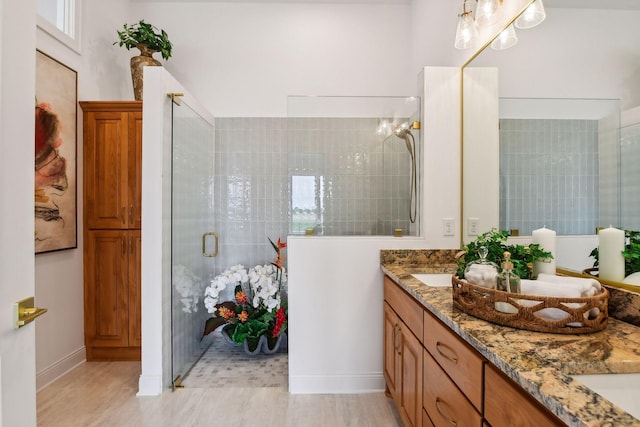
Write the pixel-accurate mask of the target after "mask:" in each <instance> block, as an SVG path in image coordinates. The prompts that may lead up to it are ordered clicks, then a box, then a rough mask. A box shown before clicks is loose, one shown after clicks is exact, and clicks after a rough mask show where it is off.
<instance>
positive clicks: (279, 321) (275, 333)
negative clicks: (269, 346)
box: [271, 307, 287, 338]
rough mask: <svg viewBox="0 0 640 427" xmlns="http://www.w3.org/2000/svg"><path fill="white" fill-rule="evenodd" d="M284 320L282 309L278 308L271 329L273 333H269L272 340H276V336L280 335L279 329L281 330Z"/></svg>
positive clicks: (285, 317) (285, 316)
mask: <svg viewBox="0 0 640 427" xmlns="http://www.w3.org/2000/svg"><path fill="white" fill-rule="evenodd" d="M286 320H287V315H286V314H285V313H284V307H280V308H279V309H278V312H277V313H276V325H275V326H274V327H273V331H272V332H271V336H272V337H273V338H277V337H278V335H280V329H282V325H283V324H284V322H285V321H286Z"/></svg>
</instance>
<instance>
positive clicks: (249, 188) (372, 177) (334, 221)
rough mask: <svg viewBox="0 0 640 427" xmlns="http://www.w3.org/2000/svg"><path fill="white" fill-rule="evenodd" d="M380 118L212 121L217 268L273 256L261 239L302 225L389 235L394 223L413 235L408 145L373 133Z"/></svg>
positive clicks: (322, 231)
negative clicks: (217, 242) (409, 196)
mask: <svg viewBox="0 0 640 427" xmlns="http://www.w3.org/2000/svg"><path fill="white" fill-rule="evenodd" d="M377 125H378V119H360V118H218V119H216V126H215V128H216V131H215V146H216V167H215V209H214V215H215V221H216V230H217V231H218V233H219V235H220V254H219V256H218V258H217V267H216V272H217V273H218V272H221V271H222V270H224V269H225V268H227V267H229V266H231V265H233V264H238V263H241V264H244V265H245V266H248V267H251V266H253V265H256V264H263V263H266V262H270V261H271V260H272V259H273V257H274V256H275V253H274V251H273V248H272V247H271V245H270V244H269V242H268V240H267V237H270V238H271V239H278V237H282V238H283V239H285V238H286V236H287V235H288V234H304V232H305V230H306V229H307V228H313V229H314V232H315V234H316V235H332V236H336V235H341V236H344V235H391V234H393V230H394V229H395V228H402V229H403V230H404V233H405V235H407V234H411V233H414V234H415V232H416V230H417V228H416V227H415V226H414V227H410V224H409V220H408V216H409V199H408V195H409V176H410V172H411V170H410V156H409V153H408V151H407V148H406V146H405V142H404V141H403V140H402V139H399V138H397V137H395V136H392V137H390V138H388V139H387V140H385V141H382V140H381V139H380V138H378V137H377V136H376V134H375V130H376V127H377ZM416 137H417V135H416ZM290 208H291V209H290ZM293 208H296V209H293ZM285 255H286V253H285Z"/></svg>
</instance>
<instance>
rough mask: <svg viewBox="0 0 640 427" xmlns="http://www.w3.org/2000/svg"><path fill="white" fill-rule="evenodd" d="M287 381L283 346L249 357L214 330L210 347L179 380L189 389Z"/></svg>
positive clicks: (283, 383) (278, 384)
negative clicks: (280, 348) (273, 351)
mask: <svg viewBox="0 0 640 427" xmlns="http://www.w3.org/2000/svg"><path fill="white" fill-rule="evenodd" d="M288 382H289V358H288V354H287V353H286V347H285V348H284V349H283V350H281V351H279V352H277V353H275V354H269V355H267V354H258V355H255V356H249V355H248V354H246V353H245V352H244V350H243V349H242V346H239V345H235V344H231V343H228V342H227V341H226V340H225V339H224V338H223V337H222V335H220V332H218V331H216V332H213V340H212V343H211V346H210V347H209V348H208V349H207V350H206V352H205V353H204V354H203V355H202V357H201V358H200V360H198V362H197V363H196V364H195V365H194V366H193V368H192V369H191V371H190V372H189V374H188V375H187V376H186V377H185V378H184V380H183V381H182V385H183V386H184V387H189V388H222V387H281V388H285V389H286V388H287V385H288Z"/></svg>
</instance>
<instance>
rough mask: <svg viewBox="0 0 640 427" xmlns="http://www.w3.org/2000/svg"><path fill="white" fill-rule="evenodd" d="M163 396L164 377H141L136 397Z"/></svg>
mask: <svg viewBox="0 0 640 427" xmlns="http://www.w3.org/2000/svg"><path fill="white" fill-rule="evenodd" d="M161 394H162V376H160V375H140V378H139V379H138V393H137V394H136V396H159V395H161Z"/></svg>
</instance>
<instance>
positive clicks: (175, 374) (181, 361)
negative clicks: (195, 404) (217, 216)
mask: <svg viewBox="0 0 640 427" xmlns="http://www.w3.org/2000/svg"><path fill="white" fill-rule="evenodd" d="M176 101H177V99H176ZM171 119H172V120H171V122H172V129H171V154H172V155H171V162H172V164H171V284H172V286H171V336H172V349H171V371H172V372H171V379H172V381H173V386H174V387H175V386H179V385H180V382H181V380H182V378H184V377H185V375H186V374H187V373H188V371H189V369H190V368H191V366H192V365H193V363H195V362H196V361H197V359H198V357H199V356H200V355H201V353H202V351H204V349H205V346H204V344H203V343H202V342H201V340H200V339H201V337H202V330H203V325H204V322H205V320H206V319H207V317H208V316H209V315H208V313H207V311H206V310H205V308H204V305H203V302H202V301H203V296H204V289H205V287H206V286H207V284H208V283H209V281H210V279H211V278H212V275H213V273H214V271H215V256H216V255H217V244H218V242H217V234H216V233H214V231H213V230H214V216H213V190H214V185H213V180H214V129H213V125H212V124H210V123H209V122H208V121H206V120H205V119H203V118H202V117H200V116H199V115H198V114H197V113H196V112H195V111H194V110H193V109H192V108H190V107H189V105H187V104H186V103H185V102H179V103H177V102H173V103H172V112H171Z"/></svg>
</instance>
